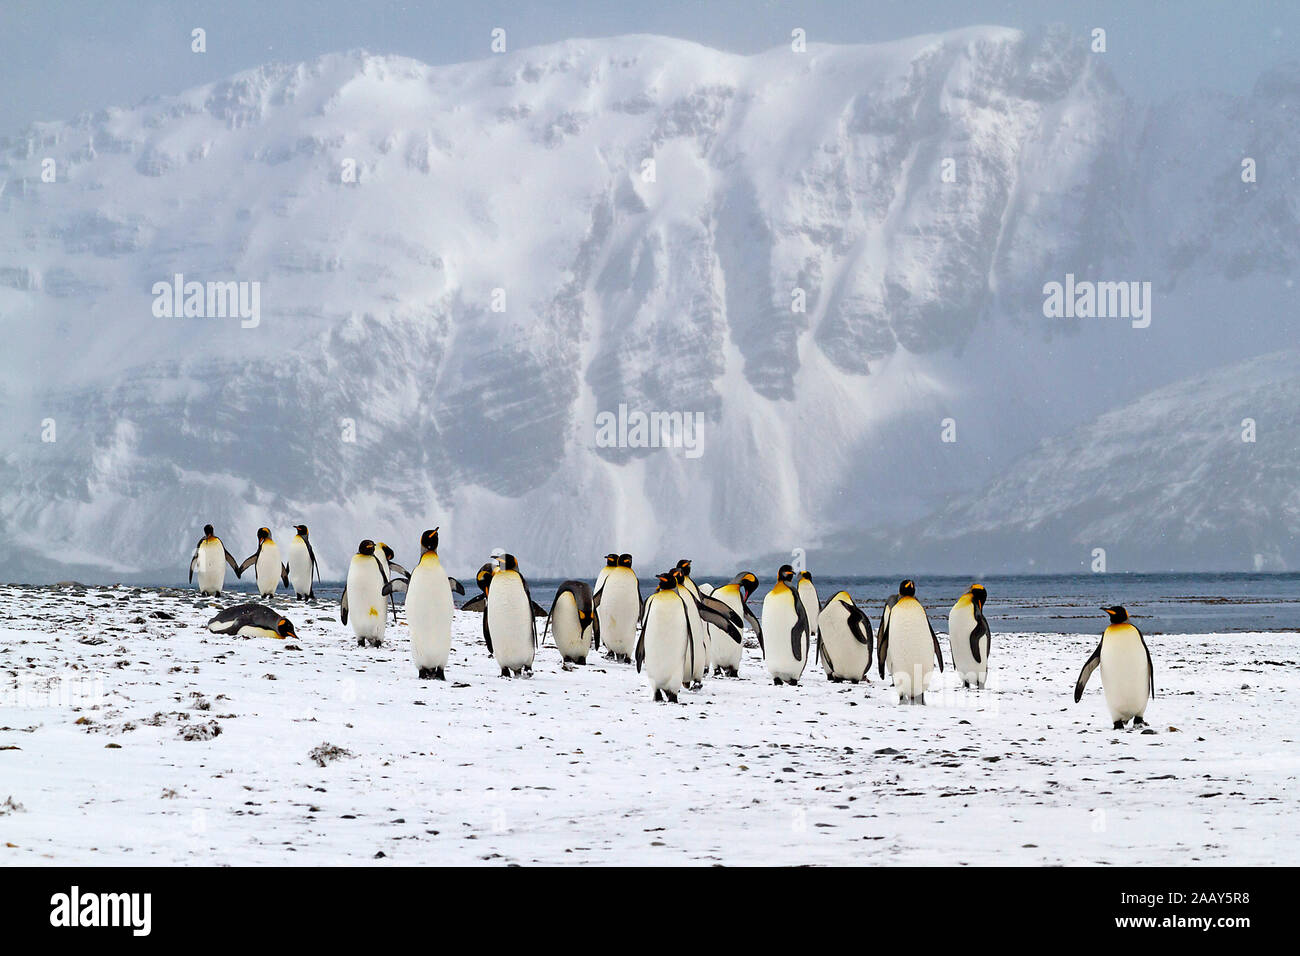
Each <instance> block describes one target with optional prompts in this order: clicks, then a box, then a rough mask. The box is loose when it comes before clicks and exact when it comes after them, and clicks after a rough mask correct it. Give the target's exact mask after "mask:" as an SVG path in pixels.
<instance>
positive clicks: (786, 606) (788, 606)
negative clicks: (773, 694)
mask: <svg viewBox="0 0 1300 956" xmlns="http://www.w3.org/2000/svg"><path fill="white" fill-rule="evenodd" d="M797 600H799V596H798V594H796V593H795V592H794V591H792V590H790V589H789V588H784V589H782V590H780V591H776V590H773V591H771V592H769V593H768V595H767V597H765V598H763V617H762V624H763V660H764V661H765V662H766V664H767V671H768V673H769V674H771V675H772V676H773V677H775V678H777V679H779V680H783V681H787V680H798V679H799V678H800V677H802V676H803V669H804V667H805V666H806V665H807V663H808V635H807V634H806V633H805V634H803V635H802V636H800V638H799V644H800V648H799V656H798V657H796V656H795V648H794V642H793V640H792V638H791V633H792V632H793V631H794V629H795V626H796V625H797V624H798V621H799V615H798V613H797V612H796V611H795V609H794V602H795V601H797Z"/></svg>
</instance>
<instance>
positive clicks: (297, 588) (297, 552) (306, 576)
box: [289, 524, 320, 601]
mask: <svg viewBox="0 0 1300 956" xmlns="http://www.w3.org/2000/svg"><path fill="white" fill-rule="evenodd" d="M293 530H294V531H296V532H297V534H295V535H294V536H293V540H292V541H290V542H289V583H290V584H292V585H293V593H294V594H296V595H298V597H300V598H302V600H304V601H305V600H307V599H308V598H314V597H315V596H316V592H315V590H314V589H313V588H312V586H311V582H312V575H313V573H314V574H315V576H316V580H317V581H319V580H320V568H319V567H317V566H316V552H315V551H313V550H312V547H311V540H310V539H309V538H308V537H307V526H306V525H305V524H296V525H294V526H293Z"/></svg>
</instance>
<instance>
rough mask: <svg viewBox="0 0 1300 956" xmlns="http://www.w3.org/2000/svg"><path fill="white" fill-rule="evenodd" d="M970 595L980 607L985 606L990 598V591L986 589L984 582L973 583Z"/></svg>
mask: <svg viewBox="0 0 1300 956" xmlns="http://www.w3.org/2000/svg"><path fill="white" fill-rule="evenodd" d="M970 596H971V598H972V599H973V600H974V601H975V603H976V604H978V605H979V606H980V607H983V606H984V602H985V600H987V599H988V596H989V592H988V591H986V590H984V585H982V584H972V585H971V586H970Z"/></svg>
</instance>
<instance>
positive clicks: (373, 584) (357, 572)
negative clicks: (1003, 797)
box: [339, 538, 388, 647]
mask: <svg viewBox="0 0 1300 956" xmlns="http://www.w3.org/2000/svg"><path fill="white" fill-rule="evenodd" d="M387 584H388V577H387V575H385V573H384V566H383V565H382V564H380V563H379V556H378V555H376V554H375V543H374V542H373V541H371V540H370V539H369V538H366V539H365V540H364V541H362V542H361V543H360V544H359V545H357V553H356V554H354V555H352V563H351V564H349V565H348V579H347V583H345V584H344V585H343V597H342V598H341V599H340V601H339V620H340V621H342V622H343V623H344V624H346V623H348V617H349V616H351V618H352V633H353V634H355V635H356V636H357V646H358V647H361V646H363V645H364V644H365V643H366V642H367V641H369V642H370V643H371V644H373V645H374V646H375V647H378V646H379V645H380V644H382V643H384V627H385V626H386V625H387V623H388V606H387V604H388V601H387V599H386V598H385V596H384V588H385V587H386V586H387Z"/></svg>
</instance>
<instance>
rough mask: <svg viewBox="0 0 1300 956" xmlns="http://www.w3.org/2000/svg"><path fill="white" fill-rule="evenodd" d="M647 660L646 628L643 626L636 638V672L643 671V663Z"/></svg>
mask: <svg viewBox="0 0 1300 956" xmlns="http://www.w3.org/2000/svg"><path fill="white" fill-rule="evenodd" d="M643 661H645V628H644V627H642V628H641V633H640V634H639V635H638V636H637V639H636V672H637V673H638V674H639V673H641V664H642V662H643Z"/></svg>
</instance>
